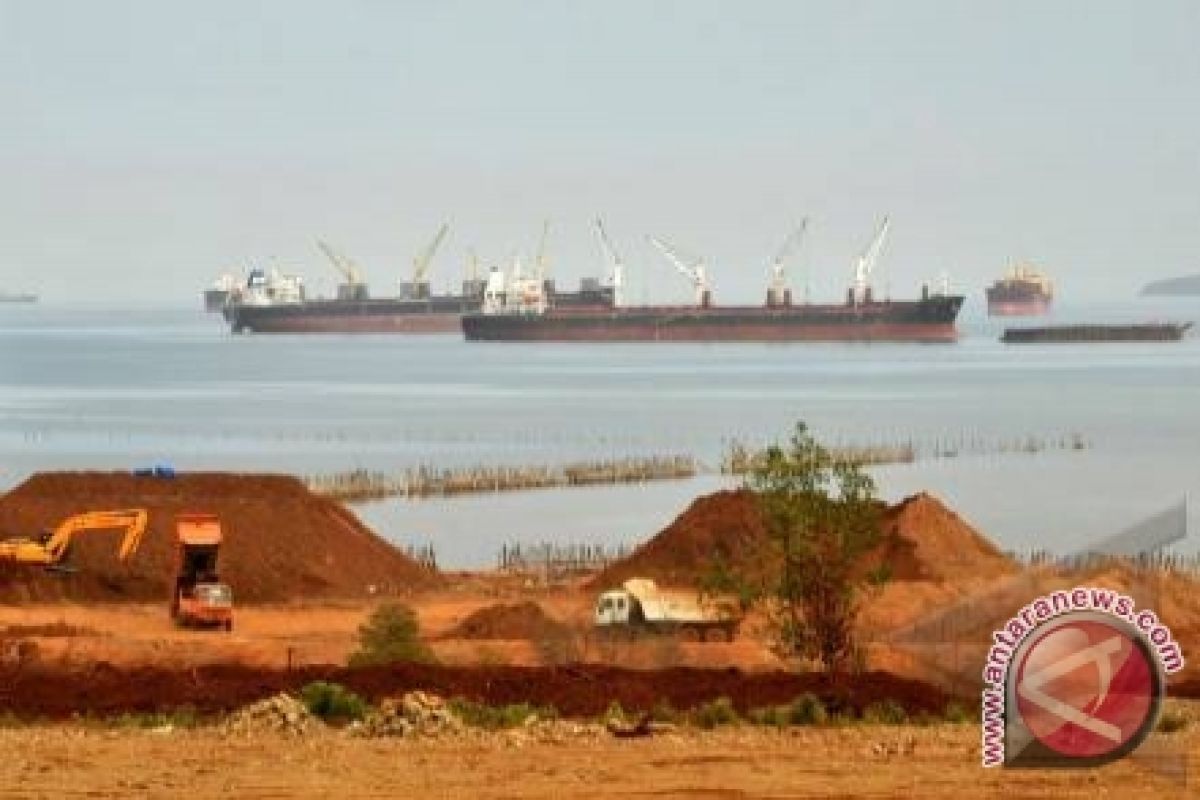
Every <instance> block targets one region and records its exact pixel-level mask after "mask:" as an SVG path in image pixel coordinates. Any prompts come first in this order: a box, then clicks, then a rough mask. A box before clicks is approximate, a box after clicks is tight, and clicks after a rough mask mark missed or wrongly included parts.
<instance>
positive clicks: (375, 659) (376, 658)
mask: <svg viewBox="0 0 1200 800" xmlns="http://www.w3.org/2000/svg"><path fill="white" fill-rule="evenodd" d="M420 634H421V628H420V624H419V623H418V622H417V615H416V613H415V612H414V611H413V610H412V609H411V608H409V607H408V606H405V605H401V604H399V603H385V604H383V605H381V606H379V608H377V609H375V611H374V612H372V614H371V616H370V617H368V618H367V621H366V622H365V623H363V624H362V625H360V626H359V628H358V651H357V652H355V653H354V654H353V655H351V656H350V666H352V667H364V666H371V665H375V664H391V663H394V662H397V661H418V662H425V663H428V662H432V661H433V660H434V656H433V651H431V650H430V649H429V647H428V646H426V644H425V643H424V642H422V641H421V636H420Z"/></svg>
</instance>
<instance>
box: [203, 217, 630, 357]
mask: <svg viewBox="0 0 1200 800" xmlns="http://www.w3.org/2000/svg"><path fill="white" fill-rule="evenodd" d="M548 228H549V224H548V223H547V225H546V227H545V228H543V231H542V242H541V246H540V247H539V250H538V255H537V266H536V267H535V269H534V271H533V277H532V278H530V279H527V280H536V281H537V283H538V286H539V287H540V288H539V292H540V293H542V294H543V295H544V296H546V297H548V298H551V302H552V303H553V304H554V305H555V306H556V307H558V306H561V307H572V308H604V307H612V305H613V293H612V290H611V289H610V288H608V287H604V286H601V285H600V281H599V280H596V279H589V278H585V279H584V280H583V281H582V282H581V283H580V288H579V291H578V292H559V291H558V290H557V288H556V287H555V283H554V281H553V280H550V279H548V278H546V277H545V273H546V259H545V246H546V235H547V232H548ZM449 229H450V226H449V225H448V224H447V225H442V226H441V228H440V229H439V230H438V232H437V234H436V235H434V237H433V240H432V241H431V242H429V244H428V245H427V246H426V247H425V248H424V250H423V251H422V252H421V253H420V254H418V255H417V256H416V257H415V258H414V259H413V272H412V278H411V280H407V281H402V282H401V283H400V287H399V294H398V295H397V296H396V297H387V298H375V297H371V294H370V292H369V290H368V288H367V284H366V282H365V281H364V280H363V275H362V270H361V269H359V267H358V265H357V264H356V263H355V262H354V261H353V260H352V259H350V258H348V257H346V256H345V255H343V254H342V253H340V252H339V251H337V250H335V249H334V248H333V247H332V246H331V245H329V244H327V243H325V242H322V241H318V242H317V247H318V248H320V250H321V251H322V252H323V253H324V254H325V256H326V257H327V258H328V259H329V262H330V263H331V264H332V265H333V267H334V268H335V269H336V270H337V272H338V273H339V274H340V275H341V277H342V282H341V283H339V284H338V286H337V294H336V296H335V297H334V298H327V299H320V298H318V299H310V298H309V297H308V296H307V292H306V290H305V286H304V282H303V281H302V280H301V279H300V278H298V277H297V276H293V275H284V274H282V273H280V272H279V271H278V270H271V271H270V272H265V271H263V270H261V269H257V270H252V271H251V272H250V275H249V277H248V278H247V280H246V284H245V286H244V287H242V288H238V289H235V290H234V292H233V293H232V294H231V296H230V297H229V299H228V301H227V302H226V303H225V305H224V307H223V309H222V310H223V313H224V315H225V319H226V320H227V321H228V322H229V325H230V328H231V329H232V330H233V332H234V333H457V332H459V331H460V330H461V328H462V324H461V318H462V316H463V315H464V314H468V313H471V312H474V311H478V310H479V309H480V308H481V307H482V306H483V298H484V294H485V289H486V287H487V280H486V279H482V278H478V277H476V276H477V274H478V269H479V265H478V260H477V259H476V258H475V256H474V253H472V254H471V259H470V269H469V271H468V275H467V278H466V279H465V280H464V281H463V282H462V284H461V289H460V291H458V292H452V291H449V292H445V293H442V294H437V293H435V292H433V290H432V287H431V285H430V282H429V280H428V277H427V276H428V274H429V267H430V264H431V263H432V261H433V257H434V254H435V253H436V252H437V250H438V247H439V246H440V245H441V244H442V242H443V241H444V240H445V238H446V234H447V232H448V231H449ZM513 271H514V274H515V275H520V274H521V267H520V263H519V262H515V263H514V266H513Z"/></svg>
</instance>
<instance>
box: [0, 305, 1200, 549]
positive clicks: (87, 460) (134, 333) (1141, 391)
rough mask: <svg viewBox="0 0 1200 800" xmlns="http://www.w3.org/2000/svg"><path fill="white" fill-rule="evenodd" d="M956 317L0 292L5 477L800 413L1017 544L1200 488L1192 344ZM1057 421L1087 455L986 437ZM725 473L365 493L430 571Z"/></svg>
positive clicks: (1033, 432) (420, 453)
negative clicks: (377, 327) (697, 328)
mask: <svg viewBox="0 0 1200 800" xmlns="http://www.w3.org/2000/svg"><path fill="white" fill-rule="evenodd" d="M975 305H979V304H978V303H976V304H975ZM972 313H974V314H978V309H977V308H976V309H972V308H971V306H970V305H969V306H968V309H967V310H966V311H964V317H963V319H962V320H961V325H960V327H961V329H962V331H963V338H962V340H961V341H960V342H959V343H958V344H954V345H869V346H867V345H811V344H807V345H789V344H772V345H753V344H720V345H687V344H683V345H674V344H611V345H609V344H604V345H545V344H542V345H519V344H518V345H503V344H468V343H466V342H463V341H461V340H460V339H459V338H458V337H456V336H431V337H399V336H353V337H351V336H275V337H269V336H233V335H231V334H229V333H228V332H227V330H226V329H225V328H224V327H223V326H222V324H221V321H220V319H219V318H218V317H215V316H208V315H205V314H203V313H201V312H199V311H190V310H176V311H166V310H164V311H119V310H95V309H88V310H83V309H66V308H56V307H54V306H53V305H42V306H32V307H23V306H15V305H12V306H5V305H3V304H0V452H2V453H3V456H4V457H3V459H2V460H0V487H5V486H11V485H14V484H16V483H18V482H20V481H21V480H22V479H23V478H24V477H25V476H26V475H28V474H29V473H32V472H35V471H38V470H45V469H78V468H94V469H128V468H133V467H137V466H142V465H148V464H156V463H169V464H172V465H173V466H175V468H177V469H228V470H273V471H286V472H292V473H321V472H333V471H339V470H345V469H350V468H355V467H365V468H369V469H380V470H386V471H399V470H402V469H404V468H407V467H411V466H418V465H422V464H431V465H437V466H452V465H468V464H478V463H499V464H521V463H539V464H540V463H547V464H554V463H560V462H563V461H569V460H575V459H583V458H607V457H620V456H626V455H636V454H657V453H685V454H694V455H696V456H697V457H699V458H700V459H702V460H703V461H704V462H705V463H706V464H708V465H710V466H712V467H716V465H717V464H718V463H719V461H720V458H721V454H722V453H723V452H724V450H725V448H726V447H727V445H728V443H729V442H730V441H731V440H735V439H737V440H743V441H747V442H763V441H768V440H770V439H772V438H777V437H780V436H783V435H785V434H786V433H787V432H788V430H789V429H790V427H791V425H792V424H793V423H794V422H795V421H796V420H799V419H803V420H806V421H807V422H808V423H809V424H810V425H811V426H812V427H813V428H814V430H815V431H816V432H817V433H818V435H820V436H821V437H823V438H825V439H827V440H829V441H832V442H840V443H866V444H877V443H885V444H886V443H898V442H907V441H912V442H913V443H914V444H915V445H917V447H918V449H921V450H924V451H933V450H936V449H943V450H944V449H952V450H956V451H958V452H959V455H958V456H957V457H954V458H941V459H929V460H923V461H920V462H918V463H916V464H912V465H904V466H895V467H887V468H880V469H877V470H876V471H875V474H876V475H877V477H878V479H879V482H880V487H881V489H882V491H883V493H884V494H885V495H886V496H887V497H889V498H899V497H901V496H903V495H905V494H907V493H910V492H914V491H918V490H928V491H930V492H932V493H934V494H936V495H939V496H941V497H943V498H944V499H945V500H947V502H949V503H950V504H952V505H953V506H954V507H955V508H957V509H958V510H959V511H960V513H962V514H963V515H964V516H965V517H966V518H968V519H969V520H970V521H972V522H974V523H975V524H976V525H977V526H979V527H980V528H981V529H983V530H984V531H986V532H987V533H988V534H989V535H991V536H993V537H994V538H996V539H998V540H999V541H1000V542H1001V543H1002V544H1003V545H1005V546H1007V547H1011V548H1015V549H1026V548H1031V547H1048V548H1050V549H1056V550H1064V551H1065V550H1070V549H1072V548H1074V547H1077V546H1080V545H1081V544H1083V543H1084V542H1086V541H1088V540H1089V538H1095V537H1098V536H1103V535H1106V534H1109V533H1112V532H1114V531H1115V530H1116V529H1119V528H1120V527H1122V526H1124V525H1126V524H1129V523H1133V522H1136V521H1137V520H1138V519H1140V518H1141V517H1142V516H1144V515H1146V514H1149V513H1153V512H1155V511H1158V510H1161V509H1162V508H1164V507H1166V506H1168V505H1170V504H1172V503H1174V502H1178V500H1179V499H1180V498H1181V497H1182V496H1183V495H1185V494H1189V493H1190V494H1191V495H1193V496H1197V495H1200V337H1198V336H1196V335H1195V334H1193V335H1192V336H1191V337H1189V338H1188V339H1187V340H1185V341H1184V342H1182V343H1179V344H1156V345H1145V344H1107V345H1059V346H1041V345H1026V346H1020V347H1015V346H1005V345H1002V344H1000V343H999V342H998V341H997V336H998V334H999V331H1000V329H1001V328H1002V324H1000V323H996V322H994V321H988V320H984V319H980V318H978V317H977V316H976V317H973V316H972ZM1076 319H1089V320H1104V321H1112V320H1117V321H1120V320H1155V319H1165V320H1191V319H1195V320H1198V321H1200V299H1186V300H1185V299H1177V300H1155V301H1131V302H1129V303H1126V304H1122V305H1117V306H1095V307H1091V308H1077V309H1070V308H1066V309H1063V310H1062V311H1060V312H1058V313H1057V319H1056V321H1072V320H1076ZM1075 434H1078V435H1079V436H1081V437H1082V438H1083V439H1084V440H1086V441H1087V442H1088V443H1089V445H1090V446H1089V447H1088V448H1087V449H1086V450H1084V451H1074V450H1070V449H1059V448H1051V449H1048V450H1045V451H1043V452H1040V453H1037V454H1032V455H1031V454H1025V453H1012V452H1004V450H1006V449H1008V445H1010V444H1011V443H1012V442H1014V441H1016V440H1018V439H1025V438H1027V437H1035V438H1036V439H1038V440H1039V441H1043V442H1046V443H1053V442H1058V441H1060V440H1062V439H1063V438H1064V437H1070V436H1072V435H1075ZM720 485H722V480H721V479H720V478H719V477H717V476H715V475H709V476H704V477H701V478H698V479H697V480H695V481H688V482H682V483H665V484H655V485H650V486H631V487H615V488H609V487H606V488H596V489H580V490H564V491H543V492H530V493H521V494H510V495H499V496H497V495H488V496H478V497H471V498H465V499H456V500H450V501H424V502H419V503H412V502H403V501H388V502H383V503H375V504H370V505H367V506H362V507H360V508H359V509H358V510H359V513H360V514H361V515H362V516H363V517H364V518H365V519H366V520H367V521H368V522H370V523H371V524H373V525H374V526H375V527H376V528H377V529H378V530H379V531H380V532H381V533H383V534H384V535H386V536H388V537H389V538H391V539H393V540H395V541H397V542H400V543H413V544H424V543H432V544H434V545H435V547H436V549H437V552H438V556H439V560H440V561H441V563H442V565H443V566H451V567H470V566H480V565H486V564H489V563H491V562H492V561H493V560H494V558H495V555H496V553H497V551H498V550H499V548H500V546H501V545H502V544H504V543H507V542H514V541H522V542H537V541H543V540H554V541H560V542H589V543H610V544H611V543H619V542H629V543H633V542H637V541H640V540H642V539H644V538H646V537H647V536H649V535H650V534H652V533H653V532H654V531H656V530H657V529H658V528H659V527H661V526H662V525H663V524H665V523H666V522H667V521H669V520H670V519H671V518H672V517H674V516H675V514H677V513H678V512H679V511H680V510H681V509H682V508H683V507H685V506H686V504H687V503H688V502H689V501H690V499H691V498H692V497H694V496H695V495H696V494H698V493H700V492H703V491H708V490H711V489H713V488H716V487H718V486H720ZM1193 527H1195V526H1193ZM1185 549H1188V550H1193V549H1195V545H1194V543H1188V544H1187V545H1185Z"/></svg>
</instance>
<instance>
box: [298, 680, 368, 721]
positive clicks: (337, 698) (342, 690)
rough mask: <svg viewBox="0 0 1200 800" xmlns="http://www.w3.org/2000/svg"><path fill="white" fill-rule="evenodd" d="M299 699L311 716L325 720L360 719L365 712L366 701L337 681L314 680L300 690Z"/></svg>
mask: <svg viewBox="0 0 1200 800" xmlns="http://www.w3.org/2000/svg"><path fill="white" fill-rule="evenodd" d="M300 700H301V701H302V702H303V703H304V705H305V707H306V708H308V710H309V711H310V712H312V714H313V716H316V717H319V718H321V719H322V720H325V721H326V722H329V721H332V720H341V721H345V722H350V721H353V720H359V719H362V718H363V717H364V716H366V714H367V703H366V701H365V700H363V699H362V698H361V697H359V696H358V695H356V694H355V693H354V692H352V691H350V690H349V689H347V688H346V687H345V686H342V685H341V684H337V683H326V682H325V681H315V682H313V683H310V684H308V685H307V686H305V687H304V688H303V689H301V690H300Z"/></svg>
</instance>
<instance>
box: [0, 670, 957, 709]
mask: <svg viewBox="0 0 1200 800" xmlns="http://www.w3.org/2000/svg"><path fill="white" fill-rule="evenodd" d="M318 680H323V681H330V682H334V683H340V684H342V685H343V686H346V687H347V688H349V689H351V690H353V691H354V692H357V693H358V694H359V695H361V696H363V697H365V698H366V699H368V700H371V701H374V702H378V701H381V700H383V699H385V698H390V697H398V696H401V695H403V694H405V693H406V692H412V691H424V692H431V693H433V694H437V695H439V696H441V697H462V698H465V699H467V700H473V701H476V702H480V703H487V704H489V705H507V704H511V703H530V704H533V705H539V706H547V705H548V706H553V707H554V708H555V709H557V710H558V712H559V713H561V714H563V715H564V716H568V717H594V716H597V715H599V714H601V713H603V712H604V711H605V710H607V709H608V707H609V705H610V704H611V703H612V702H613V701H616V702H619V703H620V704H621V707H622V708H623V709H625V710H626V711H650V710H651V709H653V708H654V707H655V706H656V705H657V704H659V703H662V702H667V703H670V704H671V706H672V707H673V708H676V709H678V710H681V711H682V710H687V709H691V708H695V707H697V706H699V705H702V704H704V703H707V702H710V701H712V700H715V699H717V698H719V697H728V698H729V699H730V701H731V702H732V703H733V705H734V706H735V707H736V708H737V709H738V710H739V711H741V712H746V711H748V710H750V709H752V708H763V707H766V706H769V705H777V704H781V703H788V702H791V701H792V700H794V699H795V698H796V697H797V696H799V695H801V694H803V693H805V692H812V693H814V694H817V695H818V696H820V697H822V698H823V699H824V700H825V702H826V703H827V705H828V706H829V707H830V709H831V710H845V711H850V712H860V711H862V709H863V708H865V707H866V706H868V705H870V704H872V703H875V702H879V701H883V700H894V701H896V702H897V703H899V704H900V705H902V706H904V708H906V709H907V710H908V711H909V712H914V713H915V712H919V711H929V712H938V711H941V710H942V709H943V708H945V705H946V702H947V696H946V694H945V693H944V692H943V691H941V690H940V689H938V688H936V687H934V686H931V685H929V684H926V683H922V682H919V681H913V680H906V679H903V678H899V677H897V676H895V675H891V674H889V673H883V672H865V673H862V674H858V675H855V676H853V677H852V678H847V679H846V680H845V681H844V682H842V683H839V684H831V683H830V682H829V680H828V679H827V678H826V677H825V676H824V675H822V674H819V673H812V672H808V673H795V672H753V673H745V672H740V671H738V670H735V669H721V670H717V669H702V668H694V667H674V668H671V669H662V670H636V669H625V668H622V667H610V666H601V665H595V664H587V665H571V666H558V667H513V666H491V667H482V666H480V667H454V666H446V665H437V664H393V665H390V666H383V667H365V668H358V669H349V668H342V669H334V668H320V667H307V668H301V669H293V670H269V669H261V668H254V667H247V666H241V665H221V666H209V667H198V668H195V669H187V670H163V669H148V668H144V669H132V670H119V669H116V668H113V667H111V666H108V665H106V664H97V665H95V666H94V667H93V668H91V669H89V670H86V671H80V672H57V671H55V672H49V671H45V670H35V669H12V668H3V667H0V707H2V708H4V709H5V710H6V711H8V712H10V713H13V714H16V715H18V716H22V717H50V718H66V717H69V716H71V715H73V714H88V713H93V714H97V715H111V714H120V713H125V712H152V711H163V710H167V709H172V708H181V707H185V706H186V707H191V708H193V709H195V710H196V711H198V712H201V713H211V712H217V711H232V710H235V709H238V708H241V707H243V706H246V705H249V704H250V703H253V702H255V701H257V700H261V699H262V698H267V697H272V696H274V695H278V694H279V693H281V692H288V693H291V694H295V693H296V692H297V691H298V690H299V689H300V688H301V687H303V686H305V685H306V684H308V683H311V682H313V681H318Z"/></svg>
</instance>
